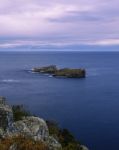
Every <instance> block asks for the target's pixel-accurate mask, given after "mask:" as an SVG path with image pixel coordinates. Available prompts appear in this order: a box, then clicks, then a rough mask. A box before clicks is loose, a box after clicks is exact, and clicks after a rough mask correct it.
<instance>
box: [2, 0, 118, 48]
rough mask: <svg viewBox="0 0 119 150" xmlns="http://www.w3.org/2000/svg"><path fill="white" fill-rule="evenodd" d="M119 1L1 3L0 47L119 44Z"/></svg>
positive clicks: (27, 0)
mask: <svg viewBox="0 0 119 150" xmlns="http://www.w3.org/2000/svg"><path fill="white" fill-rule="evenodd" d="M118 7H119V0H0V48H14V47H24V46H31V47H35V46H36V47H48V46H51V47H65V46H72V45H90V46H92V45H99V46H110V45H111V46H115V45H119V8H118Z"/></svg>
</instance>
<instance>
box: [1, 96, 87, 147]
mask: <svg viewBox="0 0 119 150" xmlns="http://www.w3.org/2000/svg"><path fill="white" fill-rule="evenodd" d="M0 150H88V149H87V147H85V146H83V145H81V144H80V143H79V142H78V141H77V140H76V139H75V138H74V137H73V136H72V134H71V133H70V132H69V131H68V130H67V129H61V128H59V127H58V126H57V125H56V124H55V123H53V122H51V121H45V120H44V119H42V118H39V117H35V116H32V115H31V114H30V113H29V112H28V111H26V110H25V109H24V107H23V106H22V105H21V106H20V105H16V106H15V105H14V106H10V105H8V104H7V102H6V99H5V98H4V97H0Z"/></svg>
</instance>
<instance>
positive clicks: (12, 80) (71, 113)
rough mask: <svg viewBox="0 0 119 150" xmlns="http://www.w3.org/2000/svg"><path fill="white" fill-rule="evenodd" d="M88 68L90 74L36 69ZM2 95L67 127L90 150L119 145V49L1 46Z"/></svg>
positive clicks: (103, 149)
mask: <svg viewBox="0 0 119 150" xmlns="http://www.w3.org/2000/svg"><path fill="white" fill-rule="evenodd" d="M49 64H56V65H57V66H58V67H61V68H62V67H70V68H85V69H86V71H87V76H86V78H85V79H63V78H53V77H51V76H49V75H47V74H46V75H41V74H35V73H31V71H30V69H31V68H33V67H36V66H45V65H49ZM0 95H2V96H5V97H7V99H8V100H9V103H10V104H24V105H25V106H27V107H28V108H29V110H31V111H32V113H34V114H36V115H39V116H40V117H43V118H45V119H50V120H56V121H57V122H58V123H59V124H60V125H61V126H62V127H64V128H68V129H69V130H70V131H72V133H73V134H74V135H75V136H76V137H77V138H78V139H79V140H80V142H81V143H83V144H85V145H87V146H88V147H89V148H90V150H114V149H118V148H119V144H118V143H119V116H118V115H119V52H0Z"/></svg>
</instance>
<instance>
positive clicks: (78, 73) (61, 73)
mask: <svg viewBox="0 0 119 150" xmlns="http://www.w3.org/2000/svg"><path fill="white" fill-rule="evenodd" d="M32 72H36V73H43V74H45V73H47V74H50V75H52V76H53V77H65V78H85V77H86V71H85V69H70V68H63V69H58V68H57V66H55V65H50V66H45V67H35V68H33V69H32Z"/></svg>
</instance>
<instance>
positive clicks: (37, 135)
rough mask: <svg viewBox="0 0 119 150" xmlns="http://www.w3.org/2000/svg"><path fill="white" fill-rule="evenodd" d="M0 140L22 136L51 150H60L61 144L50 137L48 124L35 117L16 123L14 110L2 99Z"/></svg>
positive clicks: (0, 102)
mask: <svg viewBox="0 0 119 150" xmlns="http://www.w3.org/2000/svg"><path fill="white" fill-rule="evenodd" d="M0 117H1V118H0V138H1V139H2V138H9V137H14V136H19V135H22V136H24V137H28V138H31V139H33V140H35V141H42V142H44V143H45V144H47V145H48V147H49V149H50V150H59V149H60V148H61V144H60V143H59V142H58V141H57V140H56V139H55V138H54V137H52V136H50V135H49V130H48V127H47V124H46V122H45V121H44V120H43V119H41V118H39V117H34V116H29V117H24V118H23V119H22V120H20V121H16V122H14V120H13V112H12V108H11V107H10V106H9V105H7V104H6V99H5V98H4V97H0Z"/></svg>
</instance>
